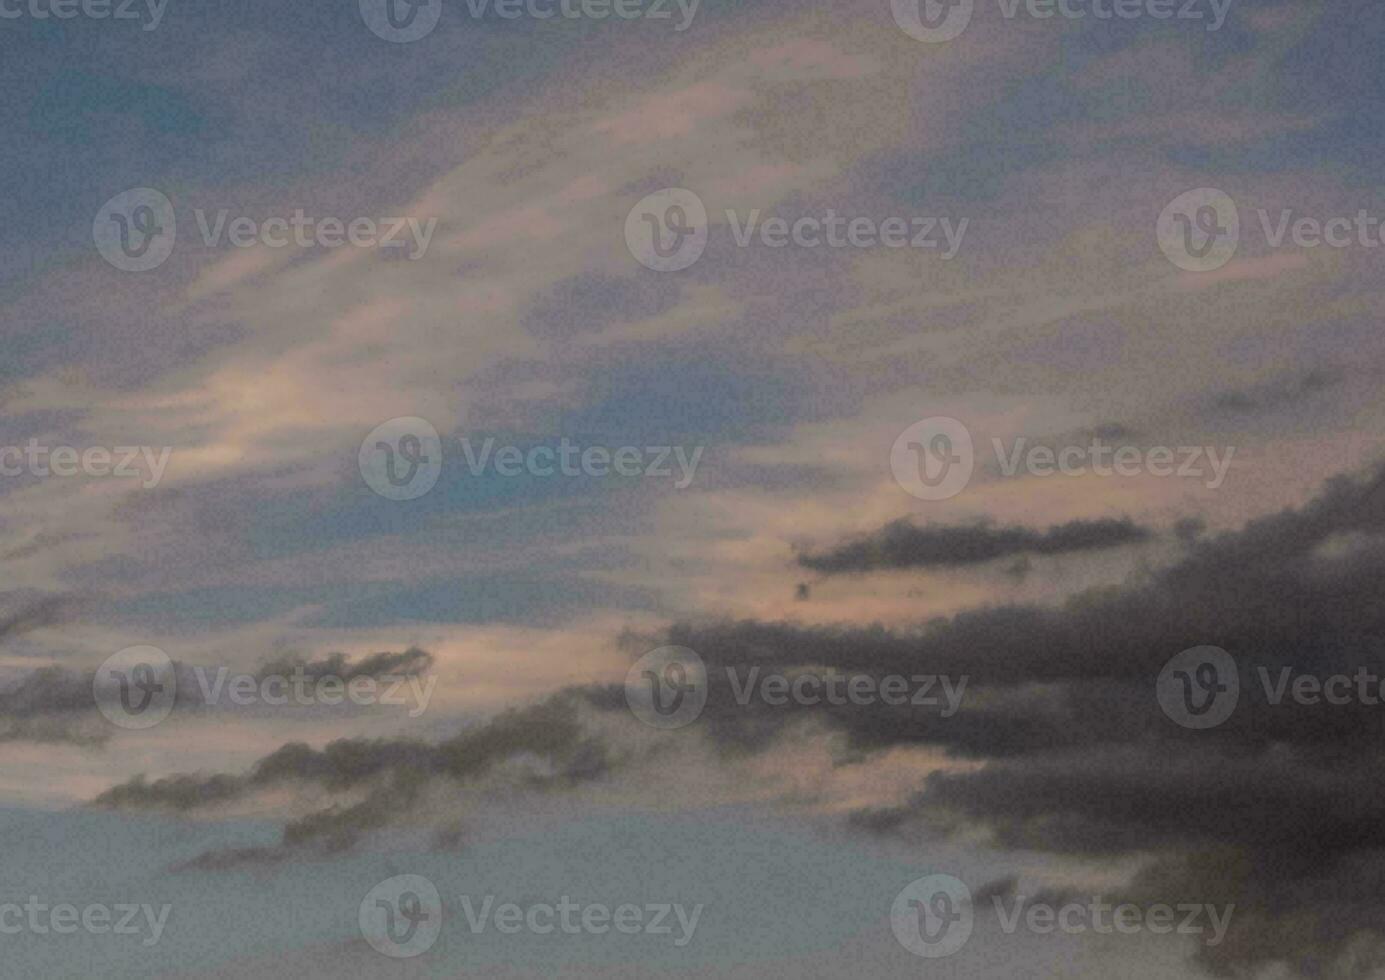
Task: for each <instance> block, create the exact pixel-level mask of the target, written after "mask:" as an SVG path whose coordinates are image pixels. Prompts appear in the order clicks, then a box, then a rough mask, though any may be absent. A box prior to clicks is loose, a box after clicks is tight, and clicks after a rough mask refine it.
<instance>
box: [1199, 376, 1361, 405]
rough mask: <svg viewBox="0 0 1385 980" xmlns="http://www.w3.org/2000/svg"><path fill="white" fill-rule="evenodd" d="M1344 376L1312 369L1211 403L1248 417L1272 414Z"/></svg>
mask: <svg viewBox="0 0 1385 980" xmlns="http://www.w3.org/2000/svg"><path fill="white" fill-rule="evenodd" d="M1344 379H1345V375H1344V374H1343V372H1341V371H1338V370H1336V369H1332V368H1311V369H1309V370H1307V371H1303V372H1299V373H1294V374H1288V375H1283V376H1281V377H1278V378H1275V379H1274V380H1272V381H1268V382H1265V383H1264V384H1260V385H1256V386H1253V387H1250V388H1237V389H1232V390H1230V391H1223V392H1221V393H1220V394H1218V395H1217V396H1216V398H1215V400H1214V405H1215V407H1216V408H1217V409H1219V410H1220V411H1222V412H1228V413H1238V414H1249V413H1253V412H1271V411H1275V410H1276V409H1280V408H1284V407H1287V406H1290V405H1294V404H1296V403H1298V402H1301V401H1303V400H1304V399H1307V398H1311V397H1312V396H1313V395H1316V394H1318V393H1319V392H1322V391H1326V390H1327V389H1328V388H1332V387H1334V386H1336V385H1339V384H1341V383H1342V381H1343V380H1344Z"/></svg>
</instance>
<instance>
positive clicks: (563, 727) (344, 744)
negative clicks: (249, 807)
mask: <svg viewBox="0 0 1385 980" xmlns="http://www.w3.org/2000/svg"><path fill="white" fill-rule="evenodd" d="M589 703H590V699H589V698H588V697H587V696H585V695H584V694H583V692H582V691H580V690H569V691H563V692H560V693H559V694H556V695H554V696H553V697H551V698H549V699H548V700H546V701H543V702H541V703H539V704H536V705H534V706H532V707H528V708H523V709H514V710H510V711H507V712H505V713H503V714H501V715H498V716H497V717H495V718H493V719H491V720H490V721H488V722H486V723H485V724H482V725H478V726H476V727H474V728H469V729H466V730H464V731H462V732H460V733H459V734H457V735H455V736H453V737H452V738H449V739H447V740H445V741H442V742H436V743H430V742H426V741H423V740H421V739H413V738H396V739H340V740H338V741H334V742H331V743H329V744H328V745H326V746H325V747H324V748H322V749H321V750H318V749H313V748H310V747H309V746H308V745H306V744H303V743H301V742H293V743H289V744H287V745H284V746H283V747H281V748H279V749H278V750H276V751H275V752H273V753H271V754H270V755H268V756H266V757H264V758H263V759H261V760H260V761H259V762H258V763H256V764H255V766H254V767H253V768H252V769H251V770H250V771H249V772H247V773H244V774H239V775H227V774H212V775H175V776H169V777H165V778H162V779H157V780H153V781H149V780H147V779H145V778H144V777H142V776H140V777H136V778H135V779H132V780H130V781H129V782H126V783H122V784H120V785H118V786H114V787H112V788H111V789H109V790H107V791H106V792H104V793H102V794H101V795H100V796H98V797H97V798H96V799H95V800H94V801H93V805H94V806H98V807H108V808H111V809H127V810H163V811H174V812H188V811H192V810H197V809H201V808H204V807H213V806H218V805H224V804H226V803H229V802H232V801H236V800H242V799H246V798H249V797H252V796H254V795H255V794H258V793H263V792H266V791H268V790H272V789H276V788H290V789H293V788H296V789H304V788H306V787H309V786H313V787H316V788H318V789H320V790H323V791H326V792H328V793H335V794H355V795H356V796H358V797H359V799H357V800H355V801H354V802H340V801H338V802H334V803H332V804H331V805H329V806H327V807H324V808H321V809H318V810H316V811H314V812H312V813H309V814H307V815H305V816H302V817H299V818H297V819H294V820H291V821H289V822H288V823H286V824H285V826H284V828H283V836H282V839H281V842H280V844H279V846H278V847H277V848H273V849H264V848H252V849H249V850H247V851H240V850H233V851H218V852H213V853H209V854H206V855H202V856H200V857H198V858H196V859H194V860H193V861H191V862H188V863H186V864H185V865H182V866H181V867H184V868H198V869H203V870H221V869H224V868H229V867H236V866H239V865H241V864H245V863H264V862H267V861H271V860H284V859H289V858H296V857H301V856H305V855H314V854H316V855H323V854H331V853H336V852H340V851H345V850H349V849H350V848H352V847H354V846H355V845H356V844H357V843H358V842H359V840H360V839H361V838H362V837H363V836H364V835H366V834H369V833H370V832H371V831H374V830H378V829H380V828H381V827H384V826H386V825H387V824H390V823H395V822H400V821H403V820H407V819H408V816H409V813H410V810H411V808H412V807H413V806H414V805H415V804H416V803H417V802H418V801H419V799H420V797H421V795H422V793H423V792H424V790H425V789H427V788H428V787H430V786H431V785H433V784H436V783H446V784H449V785H452V786H454V787H460V786H463V785H466V784H468V783H470V782H474V781H475V780H478V779H481V778H482V777H484V776H487V775H489V774H492V773H494V772H496V771H497V770H499V769H501V768H502V767H507V766H508V767H511V768H512V769H513V776H514V778H515V779H516V780H517V781H518V782H519V784H520V785H521V786H523V787H524V788H526V789H529V790H532V791H536V792H543V791H550V790H557V789H562V788H566V787H571V786H574V785H577V784H580V783H584V782H589V781H591V780H595V779H599V778H601V777H602V776H604V775H605V774H606V773H607V772H608V770H609V769H610V766H611V761H610V758H609V754H608V750H607V746H606V745H605V744H604V743H603V741H602V740H601V739H600V738H598V737H597V736H595V735H593V734H592V733H591V732H590V731H588V730H587V728H586V726H584V725H583V723H582V721H581V717H580V711H581V709H582V707H583V705H585V704H589ZM603 703H605V704H609V703H610V701H609V695H608V696H607V700H606V701H604V702H603Z"/></svg>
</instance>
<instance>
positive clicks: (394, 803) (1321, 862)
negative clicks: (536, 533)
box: [97, 468, 1385, 977]
mask: <svg viewBox="0 0 1385 980" xmlns="http://www.w3.org/2000/svg"><path fill="white" fill-rule="evenodd" d="M1381 637H1385V468H1383V469H1381V470H1378V471H1376V472H1375V473H1373V474H1371V475H1369V476H1363V477H1359V478H1337V479H1335V480H1333V481H1331V482H1330V483H1329V484H1328V485H1327V487H1326V488H1325V490H1324V492H1323V493H1322V494H1321V495H1320V496H1319V497H1318V498H1317V499H1315V500H1313V501H1312V502H1310V503H1309V504H1307V505H1305V506H1304V507H1302V508H1299V509H1293V510H1285V511H1283V512H1281V513H1277V514H1273V515H1270V516H1266V517H1263V518H1260V519H1258V520H1255V521H1252V522H1250V523H1249V524H1248V525H1246V526H1245V527H1244V528H1242V529H1240V530H1238V531H1233V532H1224V533H1220V534H1206V533H1204V534H1199V535H1196V536H1194V535H1187V536H1185V547H1184V550H1183V551H1182V553H1181V557H1180V558H1179V559H1178V560H1177V561H1176V563H1174V564H1172V565H1170V566H1168V567H1166V568H1163V569H1160V570H1155V571H1141V572H1139V573H1137V574H1136V575H1135V576H1133V577H1132V578H1131V579H1130V580H1129V581H1127V582H1125V583H1124V584H1122V585H1120V586H1114V587H1106V588H1100V589H1094V590H1090V591H1088V592H1085V593H1083V594H1081V595H1078V596H1076V597H1073V598H1072V599H1070V600H1068V601H1066V602H1064V603H1063V604H1061V605H1058V606H1052V607H1050V606H1025V605H1008V606H997V607H990V608H982V609H977V610H972V611H968V612H964V613H961V614H959V615H956V616H953V617H951V618H948V619H938V620H935V621H932V622H928V623H924V624H921V625H919V626H917V627H916V628H913V629H907V630H905V629H886V628H884V627H881V626H874V627H864V628H862V627H839V626H822V627H811V626H803V625H799V624H789V623H765V622H756V621H739V622H735V621H728V622H711V623H682V624H677V625H675V626H673V627H671V628H670V629H668V630H667V631H666V632H664V633H662V634H660V635H659V636H658V637H657V640H658V642H659V643H669V644H677V645H681V646H686V647H690V648H692V649H694V650H696V651H697V652H698V653H699V655H700V656H701V657H702V659H703V661H704V662H705V663H706V665H707V668H708V700H707V705H706V708H705V709H704V711H703V713H702V715H701V717H700V718H699V719H698V721H697V722H696V723H695V726H694V727H695V728H696V729H700V730H701V731H702V732H703V733H704V734H706V735H707V736H710V738H711V739H712V743H713V744H714V745H715V746H717V747H719V748H720V749H721V751H723V752H724V753H726V754H727V755H731V756H734V755H740V754H744V753H753V752H760V751H764V750H767V749H769V748H770V747H773V746H775V745H778V744H782V742H783V740H785V739H786V738H792V737H794V736H795V735H796V733H797V732H798V731H799V729H797V728H796V727H795V726H796V725H797V724H798V723H799V722H802V721H805V720H811V721H812V722H813V723H815V724H820V725H826V726H827V727H828V728H829V729H831V730H835V731H837V732H839V733H841V734H842V736H843V737H844V741H845V745H846V749H845V750H844V751H843V752H842V753H841V754H840V756H839V760H838V764H839V765H851V764H854V763H856V762H858V761H862V760H867V759H869V758H871V757H872V754H873V753H876V752H878V751H880V750H884V749H889V748H893V747H897V746H907V745H920V746H929V747H932V748H935V749H938V750H941V751H942V752H944V753H946V754H947V755H949V756H951V757H953V758H955V759H958V760H967V761H970V762H973V763H979V764H978V765H970V766H966V767H959V768H956V769H948V770H945V771H938V772H934V773H933V774H931V775H930V776H929V777H928V778H927V779H926V780H925V781H924V782H923V783H922V784H921V785H920V786H919V787H918V788H917V791H916V793H915V794H914V795H913V796H912V798H910V799H909V800H908V801H907V802H906V803H905V804H903V805H900V806H893V807H888V808H877V809H871V810H862V811H860V812H858V813H856V814H854V815H853V817H852V818H851V822H852V823H853V824H854V825H855V826H856V827H858V828H859V829H861V830H863V831H870V832H873V833H889V834H920V833H921V834H925V835H938V834H942V835H946V834H949V833H953V832H966V833H967V834H968V835H974V834H975V832H976V831H977V830H984V831H986V832H987V833H988V834H989V837H990V839H992V840H993V841H994V842H995V843H996V844H998V845H1001V846H1004V847H1009V848H1022V849H1026V850H1033V851H1041V852H1049V853H1053V854H1060V855H1069V856H1076V857H1082V858H1089V859H1090V858H1121V859H1125V860H1134V859H1139V860H1140V861H1142V862H1143V864H1142V870H1141V871H1140V872H1139V873H1138V874H1137V875H1135V876H1133V877H1132V878H1131V880H1130V881H1128V882H1127V883H1126V884H1125V885H1124V886H1123V889H1122V890H1121V891H1122V893H1123V894H1124V895H1126V896H1130V897H1131V898H1132V899H1135V900H1145V901H1150V902H1153V901H1159V902H1169V903H1174V904H1177V903H1179V902H1200V903H1218V904H1222V905H1225V904H1231V903H1234V904H1235V905H1236V913H1235V915H1234V916H1233V917H1232V919H1231V925H1230V931H1229V932H1228V934H1227V936H1226V940H1225V941H1224V942H1223V943H1222V944H1221V945H1219V946H1215V947H1210V946H1199V947H1198V948H1197V951H1196V953H1195V955H1196V957H1197V958H1198V961H1199V962H1200V963H1201V965H1202V966H1203V967H1205V968H1206V969H1207V970H1209V971H1210V972H1213V973H1215V974H1219V975H1224V976H1244V975H1250V974H1252V973H1255V972H1257V971H1259V970H1260V969H1262V968H1266V967H1270V966H1273V965H1276V964H1279V965H1286V966H1288V967H1289V968H1290V969H1291V970H1293V971H1296V972H1297V973H1299V974H1301V975H1304V976H1319V977H1357V976H1366V975H1367V974H1368V973H1369V971H1370V969H1371V968H1373V966H1374V965H1378V964H1380V963H1381V962H1382V961H1381V959H1380V957H1381V955H1382V950H1385V889H1382V888H1381V883H1382V881H1385V790H1382V786H1385V757H1382V754H1381V751H1380V747H1381V745H1382V744H1385V705H1371V704H1366V703H1356V704H1342V705H1333V704H1327V703H1319V704H1317V705H1297V704H1289V703H1285V704H1281V705H1277V706H1276V705H1271V704H1269V703H1267V702H1266V701H1265V700H1264V699H1263V698H1259V697H1254V696H1243V697H1242V699H1241V702H1240V704H1239V705H1238V707H1237V708H1236V710H1235V711H1234V712H1233V713H1232V714H1231V716H1230V717H1229V718H1228V719H1227V720H1226V721H1225V722H1224V723H1223V724H1221V725H1220V726H1218V727H1216V728H1212V729H1208V730H1204V731H1192V730H1188V729H1184V728H1181V727H1179V726H1178V725H1176V724H1175V723H1174V722H1173V721H1171V720H1170V719H1169V718H1168V717H1166V716H1165V715H1164V714H1163V712H1162V710H1161V709H1160V707H1159V706H1158V702H1157V699H1156V686H1155V685H1156V679H1157V677H1158V676H1159V673H1160V671H1161V669H1162V668H1163V666H1164V664H1165V663H1166V662H1167V661H1168V660H1169V659H1170V658H1171V657H1172V656H1173V655H1175V654H1177V653H1179V652H1180V651H1182V650H1185V649H1188V648H1191V647H1195V646H1201V645H1216V646H1220V647H1222V648H1224V649H1225V650H1227V651H1228V652H1229V653H1230V654H1231V655H1232V657H1233V658H1234V660H1235V662H1236V664H1237V668H1238V671H1239V675H1240V680H1241V684H1242V690H1243V691H1246V692H1250V691H1252V690H1254V689H1255V688H1256V687H1257V686H1258V684H1259V679H1258V675H1257V673H1256V671H1257V668H1266V669H1268V670H1269V671H1270V672H1271V673H1276V672H1277V671H1278V670H1279V669H1280V668H1282V667H1290V668H1293V669H1294V670H1295V671H1296V672H1301V673H1310V674H1313V675H1315V676H1325V675H1328V674H1338V673H1341V674H1348V675H1351V674H1354V673H1355V672H1357V671H1358V670H1359V669H1363V668H1364V669H1367V670H1370V671H1373V672H1374V673H1376V674H1377V675H1382V676H1385V642H1382V640H1381ZM624 642H625V643H626V644H627V645H629V646H630V647H631V649H632V650H635V649H648V646H641V644H642V643H647V642H649V638H640V637H636V636H634V635H633V634H632V635H630V636H627V637H625V638H624ZM728 667H734V668H736V669H737V671H738V673H739V674H740V676H742V677H744V676H745V673H746V672H747V671H748V670H750V669H753V668H758V669H760V670H762V671H766V672H768V671H776V672H780V673H786V674H790V673H793V672H795V671H809V670H810V671H814V672H820V671H829V672H836V673H841V674H866V675H870V676H873V677H876V678H880V677H883V676H886V675H891V674H899V675H903V676H905V677H913V676H918V675H936V674H944V673H945V674H949V675H951V676H952V677H954V678H957V677H960V676H962V675H966V676H967V677H968V679H969V686H968V688H967V691H966V696H965V698H964V699H963V701H962V704H961V708H960V710H958V711H957V713H956V714H955V715H952V716H951V717H943V716H942V715H941V714H940V713H939V712H938V711H937V710H936V709H933V710H920V709H919V708H917V707H914V706H912V705H902V706H892V705H886V704H882V703H879V702H876V703H872V704H843V705H831V704H819V705H812V706H809V705H794V704H793V703H792V701H790V703H789V704H786V705H782V706H766V705H764V704H762V703H760V702H758V701H751V702H750V703H749V704H744V705H743V704H739V703H737V701H736V699H735V698H734V696H733V693H734V692H733V691H732V687H731V684H730V681H729V678H728V677H727V674H726V670H725V668H728ZM588 709H594V710H597V711H601V712H623V711H624V710H625V705H624V698H623V692H622V691H621V690H620V688H618V687H594V688H571V689H566V690H564V691H562V692H559V693H558V694H556V695H554V696H553V697H552V698H550V699H549V700H548V701H545V702H543V703H542V704H540V705H537V706H535V707H533V708H529V709H525V710H523V711H515V712H509V713H507V714H505V715H501V716H499V717H498V718H496V719H495V720H494V721H492V722H490V723H488V724H485V725H483V726H480V727H478V728H474V729H469V730H467V731H464V732H463V733H461V734H459V735H457V736H455V737H454V738H452V739H449V740H446V741H443V742H441V743H426V742H422V741H417V740H411V739H396V740H374V741H369V740H345V741H341V742H334V743H332V744H331V745H329V746H327V747H326V748H325V749H323V750H321V751H318V750H313V749H310V748H309V747H307V746H304V745H288V746H285V747H283V748H282V749H280V750H279V751H277V752H275V753H273V754H272V755H270V756H268V757H266V758H265V759H263V760H261V761H260V762H259V763H258V764H257V765H256V766H255V767H254V768H253V769H252V770H251V771H250V772H248V773H246V774H242V775H233V776H225V775H221V776H215V775H213V776H176V777H171V778H169V779H162V780H156V781H154V782H147V781H145V780H142V779H140V780H135V781H133V782H131V783H128V784H125V785H123V786H118V787H115V788H113V789H112V790H110V791H108V792H107V793H105V794H103V795H102V796H101V797H100V798H99V799H98V801H97V802H98V803H99V804H100V805H104V806H112V807H139V808H149V807H153V808H160V809H173V810H186V809H192V808H196V807H209V806H214V805H216V804H218V803H220V802H222V801H224V800H227V799H238V798H242V797H245V796H248V795H250V794H252V793H255V792H258V791H260V790H262V789H268V788H282V787H293V786H299V787H301V788H303V789H305V790H307V789H314V790H326V791H328V792H332V793H337V794H343V795H346V794H351V797H350V799H349V800H347V801H343V802H340V803H337V804H335V805H334V806H332V807H329V808H326V809H322V810H319V811H318V812H316V813H314V814H310V815H308V816H307V817H305V818H300V819H299V820H297V821H295V822H294V823H291V824H290V825H288V826H286V827H285V829H284V841H283V844H282V845H281V848H280V849H279V851H280V852H282V853H283V854H285V855H295V854H301V853H331V852H333V851H334V850H337V849H343V848H346V847H350V846H351V845H352V844H354V843H355V842H356V841H357V840H358V839H359V837H360V836H361V835H362V834H365V833H369V832H370V831H371V830H374V829H377V828H378V827H380V826H383V825H384V824H385V823H387V822H397V821H401V820H405V819H407V817H408V813H409V810H410V807H411V805H412V803H413V802H414V801H415V800H416V799H417V798H418V796H419V794H421V792H422V791H423V789H424V788H425V787H427V786H430V785H432V784H435V783H438V782H440V781H441V782H446V783H449V784H453V785H458V786H464V785H468V784H472V783H473V781H474V780H476V779H478V778H479V777H480V776H483V775H486V774H488V773H491V772H494V771H496V770H498V769H499V768H500V767H502V766H506V765H512V764H514V763H515V762H517V761H518V760H521V759H525V760H530V761H534V760H537V761H538V762H539V763H541V765H540V766H539V767H538V768H536V769H533V770H528V772H529V775H528V776H527V778H526V780H525V781H526V782H527V783H528V784H529V785H531V786H532V787H534V788H535V789H541V790H543V789H548V790H551V789H559V788H562V787H566V786H573V785H576V784H578V783H581V782H585V781H590V780H593V779H600V778H602V777H604V776H606V775H607V774H608V773H611V772H612V771H613V770H614V769H615V768H616V765H617V763H616V762H615V761H613V759H614V755H613V753H612V752H611V751H610V748H609V746H608V745H607V744H606V742H605V741H604V740H603V739H602V738H601V737H599V736H597V735H594V734H593V730H592V729H591V728H590V727H589V726H588V725H587V724H586V721H585V711H586V710H588ZM632 723H633V722H632ZM671 735H672V737H673V738H674V743H673V744H674V745H675V746H676V744H677V743H676V739H677V737H678V733H671ZM663 751H668V749H667V748H665V749H663ZM314 795H316V794H314ZM259 857H263V856H262V855H261V856H255V855H252V856H250V857H249V858H247V860H256V859H258V858H259ZM233 860H235V859H233V858H228V857H225V856H220V857H215V858H208V859H207V861H206V862H204V864H203V866H205V867H215V866H221V865H224V864H225V863H226V862H227V861H233ZM981 884H984V883H981Z"/></svg>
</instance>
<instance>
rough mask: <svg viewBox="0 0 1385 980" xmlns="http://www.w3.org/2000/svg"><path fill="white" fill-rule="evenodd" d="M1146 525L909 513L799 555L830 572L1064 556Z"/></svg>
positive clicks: (1131, 538) (1136, 535) (1144, 534)
mask: <svg viewBox="0 0 1385 980" xmlns="http://www.w3.org/2000/svg"><path fill="white" fill-rule="evenodd" d="M1149 536H1150V531H1149V530H1148V529H1147V528H1144V527H1140V526H1138V525H1136V524H1135V522H1134V521H1132V520H1130V519H1129V518H1125V519H1122V520H1115V519H1103V520H1092V521H1084V520H1076V521H1070V522H1068V523H1066V524H1060V525H1056V526H1054V527H1050V528H1049V529H1048V530H1047V531H1035V530H1033V529H1031V528H1026V527H1004V528H998V527H992V526H990V525H988V524H984V523H977V524H971V525H963V526H956V527H947V526H941V525H935V524H930V525H925V526H924V527H919V526H917V525H915V524H914V523H912V522H911V521H910V520H909V519H908V518H901V519H900V520H897V521H892V522H891V523H889V524H886V525H885V526H884V527H882V528H880V530H878V531H875V532H873V533H871V534H867V535H863V536H861V537H859V538H856V539H855V540H853V541H848V542H846V543H844V544H840V545H838V546H836V547H834V548H830V549H828V550H827V551H822V552H809V553H804V554H800V555H799V556H798V563H799V564H800V565H802V566H803V567H804V568H807V569H811V570H812V571H815V572H822V573H823V574H825V575H837V574H841V573H843V572H869V571H875V570H877V569H901V568H938V567H951V566H958V565H974V564H978V563H980V562H987V561H992V560H994V559H996V558H1004V557H1006V556H1008V555H1018V554H1035V555H1061V554H1066V553H1069V552H1076V551H1090V550H1093V549H1097V548H1114V547H1116V546H1118V545H1123V544H1131V543H1134V542H1138V541H1143V540H1145V539H1147V538H1148V537H1149Z"/></svg>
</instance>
